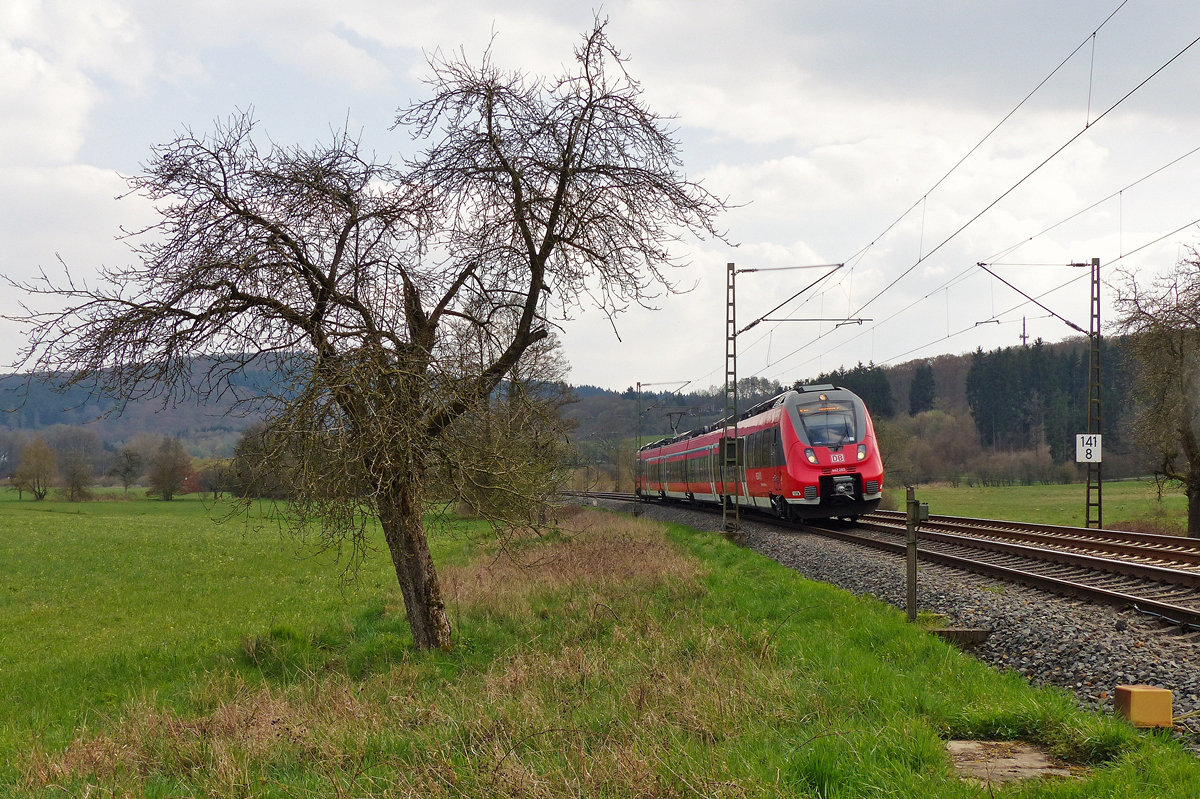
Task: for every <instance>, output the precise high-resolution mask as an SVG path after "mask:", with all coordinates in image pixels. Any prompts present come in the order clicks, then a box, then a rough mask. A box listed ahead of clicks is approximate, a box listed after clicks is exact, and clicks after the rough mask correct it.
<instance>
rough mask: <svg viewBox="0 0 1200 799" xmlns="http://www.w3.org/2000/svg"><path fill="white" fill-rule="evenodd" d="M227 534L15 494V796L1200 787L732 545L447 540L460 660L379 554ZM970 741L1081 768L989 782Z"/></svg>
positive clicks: (686, 533)
mask: <svg viewBox="0 0 1200 799" xmlns="http://www.w3.org/2000/svg"><path fill="white" fill-rule="evenodd" d="M212 517H213V512H212V511H211V510H210V509H209V508H207V507H206V506H205V505H204V504H203V503H202V502H199V501H197V500H195V499H191V498H189V499H187V500H185V501H178V502H174V503H162V502H154V501H138V502H96V503H83V504H77V505H69V504H66V503H48V502H47V503H33V502H28V501H27V502H21V503H18V502H15V501H3V502H0V549H2V550H3V551H2V552H0V564H3V565H0V594H2V599H0V686H2V689H3V694H2V697H3V706H2V707H0V729H2V730H3V733H2V738H0V757H2V765H0V784H2V785H0V794H8V795H14V796H39V797H41V796H46V797H49V796H78V795H85V794H90V795H92V796H108V795H116V796H153V797H168V796H200V795H205V796H256V797H257V796H279V797H285V796H286V797H302V796H303V797H307V796H339V797H340V796H447V797H450V796H512V797H516V796H529V797H533V796H538V797H542V796H567V795H570V796H648V797H650V796H655V797H657V796H663V797H668V796H670V797H683V796H714V797H716V796H729V797H742V796H764V795H781V796H824V797H876V796H892V797H921V799H927V798H928V797H963V799H966V797H976V796H1003V797H1017V796H1020V797H1080V798H1082V797H1092V796H1106V797H1158V796H1163V797H1166V796H1200V762H1197V761H1196V760H1195V758H1193V757H1192V756H1191V755H1189V754H1187V753H1186V752H1184V751H1183V750H1182V748H1181V747H1179V746H1178V745H1177V744H1175V743H1173V742H1172V741H1170V740H1169V739H1168V738H1167V737H1166V736H1164V735H1161V734H1159V735H1151V734H1145V733H1137V732H1135V731H1133V730H1132V729H1130V728H1129V727H1127V726H1126V725H1124V724H1123V723H1120V722H1118V721H1116V720H1114V719H1111V718H1105V717H1101V716H1097V715H1094V714H1091V713H1086V712H1084V711H1082V710H1080V709H1078V708H1077V707H1076V706H1075V704H1074V702H1073V701H1072V699H1071V698H1070V697H1069V696H1068V695H1066V694H1064V693H1061V692H1057V691H1045V690H1033V689H1031V688H1029V687H1028V686H1027V685H1026V684H1025V683H1024V682H1023V681H1022V680H1021V679H1020V678H1018V677H1016V676H1012V675H1002V674H997V673H996V672H993V671H991V670H990V669H988V668H987V667H985V666H983V665H982V664H980V663H979V662H978V661H975V660H974V659H972V658H970V657H967V656H965V655H962V654H960V653H958V652H957V651H955V650H954V649H952V648H950V647H948V646H947V645H945V644H943V643H942V642H941V641H940V640H938V639H936V638H933V637H931V636H929V635H926V634H925V633H923V632H921V631H920V630H919V629H916V628H913V627H910V626H908V625H906V624H905V623H904V621H903V616H902V614H900V613H898V612H897V611H896V610H895V609H893V608H890V607H887V606H885V605H882V604H880V603H876V602H872V601H865V600H860V599H856V598H854V597H852V596H850V595H848V594H846V593H845V592H843V591H840V590H838V589H835V588H832V587H830V586H827V585H823V584H819V583H812V582H809V581H806V580H804V579H802V578H800V577H799V576H798V575H796V574H795V573H794V572H791V571H788V570H787V569H784V568H783V567H781V566H779V565H778V564H775V563H774V562H772V561H770V560H767V559H765V558H763V557H760V556H758V555H756V554H754V553H752V552H749V551H747V550H744V549H740V548H738V547H736V546H734V545H733V544H732V543H730V542H728V541H726V540H725V539H723V538H720V537H717V536H713V535H710V534H701V533H697V532H696V531H694V530H690V529H688V528H682V527H670V528H663V527H659V526H655V525H652V524H650V523H648V522H644V521H638V520H630V519H626V518H624V517H618V516H615V515H611V514H600V513H590V514H581V515H578V516H575V517H573V518H572V519H570V520H568V522H567V523H568V524H569V525H571V527H570V528H569V529H567V530H566V531H564V532H563V533H560V534H555V535H550V536H547V537H544V538H540V539H531V540H528V541H522V542H519V545H518V546H515V547H514V548H512V550H511V552H512V553H513V554H514V557H515V558H516V561H515V562H514V560H512V559H510V558H507V557H504V556H502V554H501V553H500V552H498V551H497V550H496V548H495V547H494V546H493V545H491V544H488V543H486V542H484V541H483V540H482V539H481V538H480V537H479V536H478V535H477V533H478V532H479V531H478V529H475V530H468V529H467V528H466V526H464V525H462V524H461V523H460V526H458V527H456V528H455V529H448V528H445V527H441V528H438V530H437V531H436V532H435V534H434V536H433V545H434V550H435V557H436V558H437V559H438V561H439V564H440V568H441V573H442V578H443V582H444V585H445V587H446V593H447V597H448V602H449V606H450V609H451V614H452V619H453V621H454V623H455V625H456V630H457V635H458V645H457V647H456V649H455V650H454V651H453V652H450V653H432V654H424V655H422V654H416V653H413V652H412V651H411V649H410V639H409V636H408V631H407V624H406V622H405V621H404V619H403V614H402V613H401V612H399V610H398V604H399V603H398V599H397V594H398V592H397V591H396V590H395V589H394V584H393V580H394V578H393V577H392V574H391V569H390V564H389V563H388V561H387V558H386V555H384V554H383V553H380V555H379V556H378V557H376V558H374V559H372V560H371V561H370V563H369V564H368V565H367V567H366V568H365V569H364V570H363V572H362V573H361V575H360V582H359V583H358V584H356V585H354V586H352V587H349V588H347V589H346V590H342V587H341V586H340V585H339V579H338V578H339V569H338V567H337V566H336V565H335V564H333V563H331V562H330V558H329V557H328V556H319V557H314V556H312V554H311V553H309V552H307V551H306V550H305V549H303V548H297V546H296V545H295V544H294V542H292V541H291V540H290V539H281V538H280V537H279V536H278V534H277V533H275V532H266V531H264V532H254V531H253V530H247V528H246V527H245V526H244V525H240V524H236V523H225V524H220V525H219V524H215V523H214V522H213V520H212ZM522 564H523V565H522ZM950 736H981V737H998V738H1004V739H1011V738H1024V739H1031V740H1034V741H1038V742H1041V743H1043V744H1045V745H1047V746H1048V747H1050V748H1051V749H1052V750H1053V751H1054V752H1056V753H1057V754H1058V755H1060V756H1061V757H1064V758H1066V759H1067V760H1068V761H1069V762H1071V763H1073V764H1075V765H1076V767H1077V770H1078V772H1079V774H1080V776H1081V779H1080V780H1079V781H1057V782H1038V783H1031V784H1028V785H1023V786H1016V787H1005V788H996V789H994V790H983V789H981V788H980V787H979V786H978V785H971V784H968V783H963V782H961V781H959V780H958V779H957V778H955V777H954V776H953V775H952V774H951V773H950V771H949V769H948V766H947V760H946V757H945V753H944V751H943V747H942V741H943V739H944V738H946V737H950ZM981 790H982V793H981Z"/></svg>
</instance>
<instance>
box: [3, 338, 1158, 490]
mask: <svg viewBox="0 0 1200 799" xmlns="http://www.w3.org/2000/svg"><path fill="white" fill-rule="evenodd" d="M1127 351H1128V348H1127V346H1126V344H1125V342H1123V341H1122V340H1120V339H1113V340H1110V341H1106V342H1105V344H1104V348H1103V351H1102V359H1103V364H1104V368H1103V381H1102V384H1103V394H1102V396H1103V407H1104V414H1105V419H1104V432H1105V464H1106V465H1105V473H1106V475H1107V476H1109V477H1120V476H1131V475H1137V474H1143V473H1148V471H1149V467H1148V465H1147V464H1146V463H1145V462H1144V459H1142V458H1140V457H1138V454H1137V453H1136V452H1135V451H1131V450H1132V449H1133V448H1132V447H1130V446H1129V442H1128V438H1129V433H1128V430H1127V428H1128V416H1129V410H1130V391H1131V388H1130V382H1131V376H1130V370H1129V362H1128V358H1129V356H1128V354H1127ZM1087 371H1088V348H1087V343H1086V341H1085V340H1084V339H1082V338H1077V339H1074V340H1068V341H1065V342H1060V343H1056V344H1047V343H1045V342H1042V341H1040V340H1038V341H1035V342H1033V343H1032V344H1029V345H1028V346H1016V347H1005V348H998V349H995V350H990V351H985V350H982V349H979V350H976V351H975V352H973V353H968V354H964V355H940V356H937V357H935V358H931V359H922V360H916V361H910V362H908V363H904V364H899V365H895V366H881V365H877V364H862V363H859V364H857V365H855V366H853V367H851V368H848V369H847V368H842V369H838V370H835V371H828V372H822V373H819V374H817V375H814V376H813V377H812V378H811V379H807V380H804V381H799V382H800V383H807V384H814V383H833V384H835V385H839V386H845V387H846V388H849V389H850V390H852V391H854V392H855V393H857V394H859V395H860V396H861V397H863V399H864V401H865V402H866V403H867V406H868V407H869V408H870V409H871V412H872V416H873V418H874V420H875V424H876V431H877V434H878V436H879V439H880V445H881V448H882V449H883V450H884V454H885V457H886V459H887V461H888V463H887V466H888V470H889V473H890V474H891V482H892V484H893V485H897V484H903V483H908V482H915V483H929V482H945V483H950V484H958V483H961V482H966V483H983V484H993V483H996V484H1004V483H1018V482H1019V483H1032V482H1069V481H1073V480H1076V479H1078V476H1079V473H1078V469H1077V468H1076V466H1075V464H1074V463H1073V457H1074V436H1075V434H1076V433H1078V432H1082V431H1083V430H1084V429H1085V427H1086V423H1087V405H1086V398H1087V379H1088V376H1087ZM270 379H271V378H270V375H269V374H267V373H265V372H263V373H256V372H252V373H249V374H247V375H246V377H245V380H244V381H243V382H244V384H245V387H246V388H247V390H248V391H249V390H252V389H253V388H254V387H255V386H256V385H258V384H262V383H264V381H266V382H269V381H270ZM26 386H28V389H27V390H26ZM790 387H791V385H788V386H784V385H781V384H780V383H778V382H776V381H772V380H767V379H764V378H759V377H750V378H744V379H742V380H740V381H739V386H738V388H739V407H740V408H742V409H743V410H744V409H746V408H749V407H751V406H752V405H753V404H754V403H756V402H760V401H762V400H764V399H767V398H769V397H771V396H774V395H776V394H778V393H780V392H781V391H783V390H785V389H786V388H790ZM560 388H562V389H565V390H566V392H565V393H566V394H567V395H568V397H569V399H568V401H567V402H566V403H565V404H563V405H562V407H561V411H560V412H561V413H562V415H563V417H564V422H565V423H566V428H567V429H568V430H569V432H568V433H567V441H566V442H565V443H566V444H568V445H569V446H568V447H566V448H565V451H567V452H569V453H570V457H571V459H572V462H571V463H570V464H569V465H570V466H571V467H573V470H574V473H575V475H576V476H575V478H574V479H575V481H576V482H580V481H582V483H586V484H588V485H602V484H603V485H606V486H608V487H612V486H615V485H618V483H619V485H620V486H621V487H622V488H624V489H629V488H630V487H631V485H632V483H631V479H632V468H633V461H634V451H635V444H634V442H635V440H636V438H637V436H638V433H639V431H640V434H641V440H642V442H643V443H645V442H647V441H650V440H655V439H659V438H664V437H667V436H670V435H673V434H674V433H676V432H684V431H687V430H691V429H694V428H696V427H698V426H701V425H705V424H709V423H711V422H713V421H716V420H718V419H720V418H721V417H722V416H723V415H724V412H725V404H724V402H725V400H724V393H723V390H722V387H721V386H711V387H708V388H705V389H702V390H699V391H693V392H687V393H680V392H643V393H642V394H641V395H640V397H639V395H638V394H637V392H636V390H635V389H634V388H633V387H632V386H630V387H628V388H627V389H626V390H624V391H613V390H609V389H605V388H600V387H597V386H588V385H582V386H575V387H569V386H561V387H560ZM0 400H2V403H3V411H5V412H4V413H3V415H0V480H8V481H9V482H10V483H11V478H12V477H13V475H14V473H15V471H16V469H17V467H18V465H19V464H20V461H21V457H22V452H23V450H24V448H25V447H27V446H29V445H30V444H32V443H33V442H34V441H35V440H37V438H38V437H39V436H40V437H41V438H42V440H44V441H45V442H46V443H47V445H48V446H49V447H50V448H51V449H52V450H54V452H55V455H56V462H57V463H58V464H59V471H60V472H62V474H59V475H57V477H56V479H55V483H56V485H57V486H58V487H59V490H63V491H67V492H68V493H70V489H69V488H68V487H67V486H68V484H73V485H76V486H78V485H79V484H80V481H81V478H80V477H79V472H80V470H81V469H83V468H84V467H83V466H81V458H82V462H84V463H86V464H87V466H86V469H87V471H88V479H87V480H86V481H85V482H86V483H87V484H88V485H96V484H98V485H117V486H119V485H121V481H120V480H119V479H118V478H117V476H116V474H115V472H114V471H113V469H114V468H115V467H114V464H116V463H117V462H118V461H119V460H120V457H121V456H122V453H125V457H126V458H128V457H129V455H128V453H129V452H131V451H132V452H136V453H137V455H138V458H137V462H138V463H140V464H142V465H143V467H144V468H143V471H142V472H141V473H139V474H138V475H137V476H136V479H135V482H138V483H142V484H144V483H145V482H146V477H147V474H148V472H147V471H146V470H148V469H149V464H151V463H152V462H153V460H154V456H155V453H156V451H157V449H158V447H159V446H161V442H162V441H164V440H165V439H173V440H174V439H177V440H179V441H180V442H181V444H182V445H183V447H184V448H185V449H186V451H187V453H188V454H189V456H191V457H192V458H194V459H195V467H194V469H193V472H194V475H200V474H201V473H202V472H203V473H204V476H203V477H202V478H201V477H197V476H193V477H191V478H189V479H188V480H187V481H186V482H185V487H184V489H183V490H201V489H202V487H203V488H207V489H209V490H211V488H212V487H213V480H214V478H213V477H212V476H211V474H212V472H213V470H216V472H217V473H220V470H221V468H223V467H222V464H228V463H231V462H232V460H233V459H234V457H235V455H236V454H237V450H238V448H239V441H240V442H242V445H243V450H244V446H245V441H246V437H245V436H244V434H245V433H246V432H247V428H251V426H252V425H258V424H259V423H260V420H259V419H258V418H257V417H256V416H254V415H252V414H251V415H239V414H238V413H236V406H235V403H234V400H233V398H232V397H226V398H223V399H222V400H221V401H219V402H210V403H208V404H196V403H194V402H193V403H188V402H173V403H164V402H162V401H161V400H144V401H141V402H137V403H131V404H129V405H127V406H125V407H124V408H123V409H120V410H119V412H117V409H114V408H113V407H112V406H111V404H110V403H109V404H106V403H105V402H104V401H102V400H97V399H96V398H94V397H92V396H90V395H89V394H88V393H87V392H86V391H84V390H83V389H79V388H76V389H73V390H72V391H69V392H66V393H62V392H58V391H55V390H54V388H53V387H51V386H46V385H43V384H39V383H37V382H28V383H27V381H26V380H25V379H24V378H23V377H22V376H7V377H4V378H0ZM639 411H640V413H639ZM639 416H640V419H639ZM258 429H260V428H259V427H253V428H252V430H251V432H253V431H254V430H258ZM68 468H69V469H70V470H71V472H72V474H74V475H75V477H74V478H72V479H71V480H68V479H67V477H66V476H65V473H66V471H67V470H68ZM230 487H231V488H236V487H235V486H232V485H231V486H230ZM579 487H582V485H581V486H579ZM243 488H245V487H243Z"/></svg>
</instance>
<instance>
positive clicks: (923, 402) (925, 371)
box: [908, 363, 937, 416]
mask: <svg viewBox="0 0 1200 799" xmlns="http://www.w3.org/2000/svg"><path fill="white" fill-rule="evenodd" d="M936 399H937V384H936V383H935V382H934V379H933V367H932V366H931V365H930V364H928V363H923V364H920V365H919V366H918V367H917V368H916V369H914V370H913V377H912V384H911V385H910V386H909V389H908V414H909V416H916V415H917V414H918V413H921V412H922V411H931V410H933V403H934V400H936Z"/></svg>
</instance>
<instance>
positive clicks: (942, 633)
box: [929, 627, 992, 647]
mask: <svg viewBox="0 0 1200 799" xmlns="http://www.w3.org/2000/svg"><path fill="white" fill-rule="evenodd" d="M929 632H931V633H933V634H934V635H936V636H937V637H938V638H941V639H942V640H943V641H948V642H950V643H952V644H954V645H955V646H958V647H970V646H978V645H979V644H982V643H983V642H984V641H986V640H987V637H988V636H989V635H991V634H992V631H991V630H989V629H986V628H983V627H942V628H939V629H936V630H930V631H929Z"/></svg>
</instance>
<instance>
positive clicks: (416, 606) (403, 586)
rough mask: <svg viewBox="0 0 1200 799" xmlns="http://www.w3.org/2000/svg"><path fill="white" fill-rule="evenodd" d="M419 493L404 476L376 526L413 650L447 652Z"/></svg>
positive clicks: (445, 622)
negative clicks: (391, 568) (389, 556)
mask: <svg viewBox="0 0 1200 799" xmlns="http://www.w3.org/2000/svg"><path fill="white" fill-rule="evenodd" d="M421 493H422V492H421V490H420V478H419V476H415V475H405V476H404V477H403V478H401V481H400V486H399V487H398V489H397V490H396V492H395V493H394V494H393V496H392V499H391V502H390V505H389V506H388V507H380V509H379V511H380V514H379V515H380V522H381V523H382V525H383V532H384V536H385V538H386V539H387V545H388V550H389V551H391V553H392V563H393V564H394V565H395V567H396V580H397V581H398V582H399V583H400V593H401V594H402V595H403V597H404V609H405V611H407V613H408V625H409V627H410V628H411V629H412V635H413V643H414V644H415V645H416V647H417V649H432V648H434V647H437V648H438V649H443V650H448V649H450V646H451V640H450V618H449V617H448V616H447V615H446V606H445V604H444V603H443V602H442V589H441V586H440V585H439V584H438V577H437V571H436V570H435V569H434V567H433V558H432V557H431V556H430V554H429V541H428V540H427V539H426V537H425V523H424V520H423V518H422V513H423V508H422V503H421Z"/></svg>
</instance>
